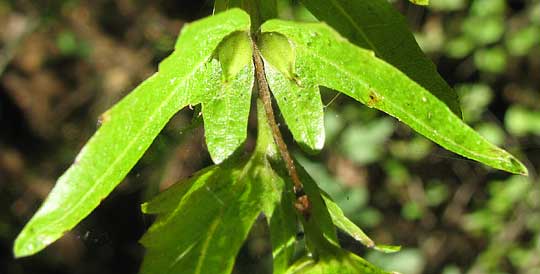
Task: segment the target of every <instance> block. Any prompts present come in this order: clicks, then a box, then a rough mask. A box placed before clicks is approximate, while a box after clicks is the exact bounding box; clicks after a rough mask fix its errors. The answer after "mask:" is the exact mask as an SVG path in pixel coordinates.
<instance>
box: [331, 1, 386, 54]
mask: <svg viewBox="0 0 540 274" xmlns="http://www.w3.org/2000/svg"><path fill="white" fill-rule="evenodd" d="M368 1H369V0H368ZM330 2H331V3H332V4H333V5H334V6H335V7H336V8H337V9H338V10H339V12H341V13H342V14H343V16H344V17H345V18H346V19H347V20H348V21H349V22H350V23H351V25H352V26H353V27H354V28H355V29H356V31H358V33H359V34H360V36H362V38H364V41H366V43H367V44H368V45H369V47H370V48H371V50H372V51H374V52H375V54H377V55H379V50H378V49H377V48H376V47H375V45H374V44H373V43H372V42H371V40H370V39H369V37H368V36H367V35H366V33H365V32H364V29H362V28H361V27H360V26H359V25H358V24H357V23H356V22H355V21H354V19H353V18H352V17H351V16H350V15H349V14H348V13H347V12H345V9H344V8H343V7H342V6H341V4H340V3H339V2H337V0H331V1H330Z"/></svg>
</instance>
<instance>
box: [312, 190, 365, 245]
mask: <svg viewBox="0 0 540 274" xmlns="http://www.w3.org/2000/svg"><path fill="white" fill-rule="evenodd" d="M322 197H323V199H324V202H325V204H326V207H327V208H328V212H329V213H330V216H331V217H332V222H334V224H335V225H336V226H337V227H338V228H339V229H341V230H343V231H345V232H346V233H347V234H349V235H351V236H352V237H353V238H354V239H355V240H357V241H359V242H361V243H362V244H363V245H365V246H366V247H369V248H373V247H374V246H375V242H373V240H371V239H370V238H369V237H368V235H366V233H364V231H362V229H360V228H359V227H358V226H356V225H355V224H354V223H353V222H351V220H349V218H347V217H346V216H345V214H344V213H343V210H341V208H340V207H339V206H338V205H337V204H336V203H335V202H334V201H332V199H331V198H330V196H328V194H326V193H323V195H322Z"/></svg>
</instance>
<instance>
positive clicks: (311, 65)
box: [261, 20, 527, 174]
mask: <svg viewBox="0 0 540 274" xmlns="http://www.w3.org/2000/svg"><path fill="white" fill-rule="evenodd" d="M261 29H262V32H263V33H274V32H278V33H281V34H282V35H284V36H286V37H287V38H289V39H290V40H291V41H293V42H294V48H295V55H296V61H295V64H296V67H295V72H296V76H297V80H298V81H299V82H300V83H316V84H318V85H322V86H326V87H328V88H332V89H334V90H337V91H340V92H342V93H344V94H347V95H348V96H350V97H352V98H354V99H356V100H358V101H360V102H362V103H363V104H365V105H367V106H369V107H373V108H377V109H379V110H382V111H384V112H386V113H388V114H390V115H392V116H394V117H396V118H398V119H399V120H400V121H402V122H403V123H405V124H407V125H409V126H410V127H411V128H413V129H414V130H416V131H417V132H419V133H421V134H422V135H424V136H426V137H427V138H429V139H431V140H432V141H434V142H436V143H438V144H439V145H441V146H443V147H444V148H446V149H448V150H451V151H453V152H456V153H458V154H461V155H463V156H465V157H467V158H470V159H473V160H476V161H479V162H482V163H484V164H486V165H489V166H491V167H494V168H497V169H501V170H505V171H508V172H512V173H517V174H527V169H526V168H525V166H524V165H523V164H522V163H520V162H519V160H517V159H516V158H515V157H514V156H512V155H510V154H509V153H508V152H506V151H504V150H502V149H500V148H498V147H496V146H495V145H493V144H491V143H489V142H488V141H487V140H486V139H484V138H483V137H482V136H480V135H479V134H478V133H476V132H475V131H474V130H473V129H471V128H470V127H469V126H467V125H466V124H465V123H463V121H462V120H461V119H460V118H459V117H457V116H456V115H454V114H453V113H452V111H451V110H450V108H448V106H446V105H445V104H444V103H443V102H442V101H440V100H439V99H438V98H437V97H435V96H434V95H432V94H431V93H429V92H428V91H427V90H425V89H424V88H423V87H422V86H420V85H418V84H417V83H416V82H414V81H413V80H411V79H410V78H409V77H407V75H405V74H403V73H402V72H400V71H399V70H398V69H396V68H394V67H393V66H391V65H389V64H388V63H386V62H384V61H383V60H381V59H379V58H377V57H376V56H375V55H374V54H373V52H372V51H368V50H364V49H361V48H359V47H357V46H355V45H353V44H351V43H349V42H348V41H347V40H345V39H344V38H342V37H341V36H340V35H339V34H338V33H337V32H336V31H334V30H333V29H331V28H330V27H328V26H327V25H325V24H322V23H296V22H288V21H282V20H270V21H267V22H266V23H265V24H264V25H263V26H262V27H261Z"/></svg>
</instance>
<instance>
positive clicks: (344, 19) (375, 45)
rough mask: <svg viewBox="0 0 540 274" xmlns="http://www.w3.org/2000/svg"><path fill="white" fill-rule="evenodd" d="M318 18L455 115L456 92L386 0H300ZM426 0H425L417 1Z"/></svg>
mask: <svg viewBox="0 0 540 274" xmlns="http://www.w3.org/2000/svg"><path fill="white" fill-rule="evenodd" d="M301 2H302V3H303V4H304V5H305V6H306V8H308V9H309V11H310V12H311V13H313V15H315V17H317V19H319V20H321V21H323V22H326V23H327V24H328V25H330V26H331V27H332V28H334V29H335V30H337V31H338V32H339V33H340V34H341V35H342V36H344V37H346V38H347V39H349V41H351V42H352V43H354V44H356V45H357V46H360V47H362V48H365V49H369V50H372V51H373V52H374V53H375V55H376V56H377V57H379V58H380V59H382V60H384V61H386V62H387V63H389V64H391V65H392V66H394V67H396V68H397V69H399V70H400V71H402V72H403V73H404V74H406V75H407V76H408V77H409V78H411V79H412V80H414V81H415V82H416V83H418V84H419V85H421V86H422V87H424V89H426V90H427V91H429V92H431V93H432V94H433V95H435V96H436V97H437V98H439V100H441V101H443V102H444V103H445V104H446V105H447V106H448V107H449V108H450V109H451V110H452V111H453V112H454V113H455V114H456V115H457V116H459V117H461V110H460V108H459V102H458V97H457V94H456V92H455V91H454V90H453V89H452V88H450V86H448V84H447V83H446V81H444V79H443V78H442V77H441V76H440V75H439V73H438V72H437V68H436V67H435V65H434V64H433V62H431V60H430V59H429V58H427V56H426V55H425V54H424V53H423V52H422V50H421V49H420V46H418V43H416V40H415V39H414V36H413V34H412V32H411V31H410V30H409V27H408V26H407V21H406V20H405V18H404V17H403V16H402V15H401V14H400V13H399V12H398V11H397V10H396V9H395V8H394V7H392V4H391V3H390V2H389V1H388V0H369V1H368V0H301ZM417 2H427V0H417Z"/></svg>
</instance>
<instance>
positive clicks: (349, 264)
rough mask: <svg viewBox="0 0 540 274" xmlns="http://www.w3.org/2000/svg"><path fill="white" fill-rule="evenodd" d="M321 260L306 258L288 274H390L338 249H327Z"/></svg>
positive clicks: (297, 263) (292, 267)
mask: <svg viewBox="0 0 540 274" xmlns="http://www.w3.org/2000/svg"><path fill="white" fill-rule="evenodd" d="M327 249H328V250H327V251H328V252H326V253H324V254H323V255H321V256H320V257H319V258H317V259H314V258H304V259H301V260H299V261H297V262H296V263H295V264H294V265H292V266H291V267H290V268H289V269H288V270H287V272H286V273H287V274H326V273H340V274H358V273H362V274H390V272H386V271H384V270H382V269H380V268H379V267H377V266H375V265H373V264H371V263H370V262H368V261H366V260H364V259H362V258H360V257H358V256H356V255H355V254H353V253H351V252H348V251H346V250H343V249H339V248H338V247H327Z"/></svg>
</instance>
